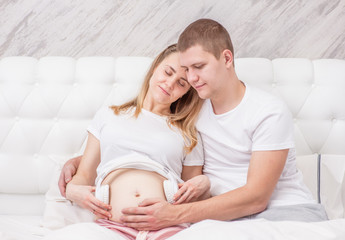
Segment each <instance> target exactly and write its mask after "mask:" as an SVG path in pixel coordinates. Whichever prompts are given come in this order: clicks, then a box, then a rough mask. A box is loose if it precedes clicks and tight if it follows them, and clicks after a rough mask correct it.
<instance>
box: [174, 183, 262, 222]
mask: <svg viewBox="0 0 345 240" xmlns="http://www.w3.org/2000/svg"><path fill="white" fill-rule="evenodd" d="M266 204H267V203H266V201H264V200H263V199H260V198H257V197H255V195H254V194H251V193H248V190H247V189H246V188H245V187H243V188H238V189H235V190H233V191H230V192H227V193H224V194H222V195H219V196H215V197H212V198H209V199H206V200H203V201H198V202H193V203H187V204H181V205H179V206H177V207H179V208H178V209H176V210H177V211H176V213H177V221H178V223H185V222H189V223H195V222H199V221H201V220H204V219H214V220H232V219H237V218H240V217H244V216H248V215H251V214H255V213H258V212H261V211H263V210H264V209H265V208H266Z"/></svg>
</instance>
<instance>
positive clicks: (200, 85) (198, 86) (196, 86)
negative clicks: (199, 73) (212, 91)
mask: <svg viewBox="0 0 345 240" xmlns="http://www.w3.org/2000/svg"><path fill="white" fill-rule="evenodd" d="M205 85H206V83H203V84H199V85H195V86H194V88H195V89H200V88H202V87H203V86H205Z"/></svg>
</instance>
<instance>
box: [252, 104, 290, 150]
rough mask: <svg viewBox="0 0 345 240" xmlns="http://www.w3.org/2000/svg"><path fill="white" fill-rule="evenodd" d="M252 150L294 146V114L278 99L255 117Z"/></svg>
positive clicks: (279, 148)
mask: <svg viewBox="0 0 345 240" xmlns="http://www.w3.org/2000/svg"><path fill="white" fill-rule="evenodd" d="M253 121H254V122H255V126H254V128H255V131H254V134H253V145H252V151H269V150H281V149H289V148H294V147H295V143H294V137H293V121H292V115H291V113H290V111H289V109H288V107H287V106H286V104H285V103H284V102H282V101H280V100H278V99H276V101H275V102H274V104H272V102H271V104H267V105H266V106H265V107H263V108H262V109H260V110H259V111H258V114H257V116H256V117H255V118H254V119H253Z"/></svg>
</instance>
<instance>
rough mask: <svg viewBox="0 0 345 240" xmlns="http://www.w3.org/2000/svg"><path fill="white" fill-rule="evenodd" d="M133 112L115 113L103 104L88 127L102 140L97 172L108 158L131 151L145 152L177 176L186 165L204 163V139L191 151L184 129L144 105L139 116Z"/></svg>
mask: <svg viewBox="0 0 345 240" xmlns="http://www.w3.org/2000/svg"><path fill="white" fill-rule="evenodd" d="M133 112H134V108H133V109H132V110H130V111H129V112H128V113H120V114H119V115H115V113H114V112H113V110H111V109H110V108H109V107H103V108H101V109H100V110H99V111H98V112H97V113H96V115H95V117H94V119H93V120H92V122H91V125H90V126H89V127H88V129H87V130H88V131H89V132H90V133H91V134H93V135H94V136H95V137H96V138H97V139H98V140H99V141H100V146H101V163H100V164H99V166H98V168H97V174H99V173H101V172H102V168H103V166H104V165H105V164H106V163H107V162H108V161H116V159H117V158H120V157H122V156H125V155H128V154H131V153H139V154H143V155H145V156H147V157H149V158H151V159H152V160H154V161H156V162H158V163H160V164H162V165H163V166H164V167H167V168H168V169H170V170H171V171H173V172H174V173H175V174H176V175H177V176H181V172H182V165H185V166H201V165H203V164H204V155H203V148H202V143H201V142H200V141H198V145H197V146H196V147H195V148H194V149H193V150H192V152H191V153H189V154H186V153H185V150H184V146H185V143H184V139H183V137H182V135H181V133H180V130H178V129H177V128H176V127H173V126H171V127H169V125H168V123H167V118H166V117H163V116H159V115H157V114H154V113H152V112H150V111H147V110H145V109H142V110H141V113H140V114H139V116H138V118H135V117H134V116H133ZM179 180H180V179H179Z"/></svg>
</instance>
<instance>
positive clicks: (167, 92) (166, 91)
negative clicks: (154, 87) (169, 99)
mask: <svg viewBox="0 0 345 240" xmlns="http://www.w3.org/2000/svg"><path fill="white" fill-rule="evenodd" d="M159 88H160V89H162V91H163V93H165V94H166V95H168V96H170V94H169V93H168V92H167V91H165V89H164V88H162V87H161V86H160V87H159Z"/></svg>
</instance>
